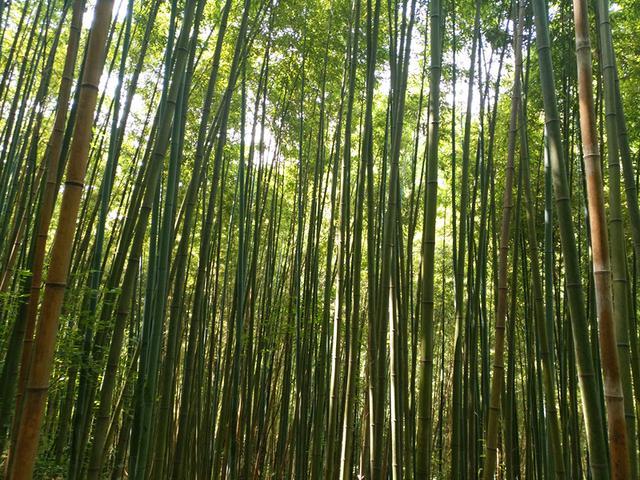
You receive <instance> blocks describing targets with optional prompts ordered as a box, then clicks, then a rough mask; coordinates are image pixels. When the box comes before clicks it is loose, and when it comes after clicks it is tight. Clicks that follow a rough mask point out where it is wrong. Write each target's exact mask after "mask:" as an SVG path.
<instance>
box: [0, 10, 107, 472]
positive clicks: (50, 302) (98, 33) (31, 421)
mask: <svg viewBox="0 0 640 480" xmlns="http://www.w3.org/2000/svg"><path fill="white" fill-rule="evenodd" d="M112 10H113V0H99V1H98V2H97V4H96V7H95V16H94V23H93V26H92V32H91V38H90V39H89V44H88V46H87V60H86V65H85V70H84V75H83V78H82V85H81V87H80V98H79V102H78V119H77V122H76V125H75V127H74V131H73V140H72V142H71V146H70V155H69V162H68V166H67V174H66V179H65V189H64V194H63V197H62V205H61V208H60V215H59V219H58V228H57V229H56V234H55V237H54V243H53V248H52V252H51V266H50V269H49V273H48V275H47V280H46V283H45V291H44V299H43V301H42V308H41V314H40V321H39V324H38V330H37V335H36V342H35V346H34V347H35V349H34V352H33V360H32V362H31V368H30V370H29V375H28V381H27V386H26V390H25V399H24V406H23V409H22V412H21V418H20V422H19V424H18V434H17V440H16V445H15V448H14V450H13V456H14V459H13V462H12V466H13V468H12V469H11V470H10V471H9V472H8V477H9V478H11V479H14V480H17V479H23V478H24V479H27V478H30V477H31V475H32V471H33V467H34V463H35V458H36V453H37V448H38V441H39V438H40V426H41V423H42V414H43V411H44V406H45V401H46V398H47V392H48V389H49V376H50V374H51V369H52V366H53V363H52V361H53V354H54V349H55V341H56V333H57V329H58V321H59V318H60V312H61V310H62V302H63V300H64V293H65V287H66V282H67V276H68V268H69V263H70V261H71V249H72V245H73V237H74V234H75V230H76V229H75V223H76V219H77V216H78V210H79V208H80V200H81V197H82V191H83V187H84V176H85V173H86V168H87V159H88V154H89V146H90V143H91V132H92V129H93V120H94V118H93V114H94V111H95V107H96V101H97V97H98V85H99V82H100V76H101V74H102V68H103V66H104V60H105V42H106V39H107V33H108V31H109V25H110V23H111V12H112ZM23 368H26V367H25V365H23Z"/></svg>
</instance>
